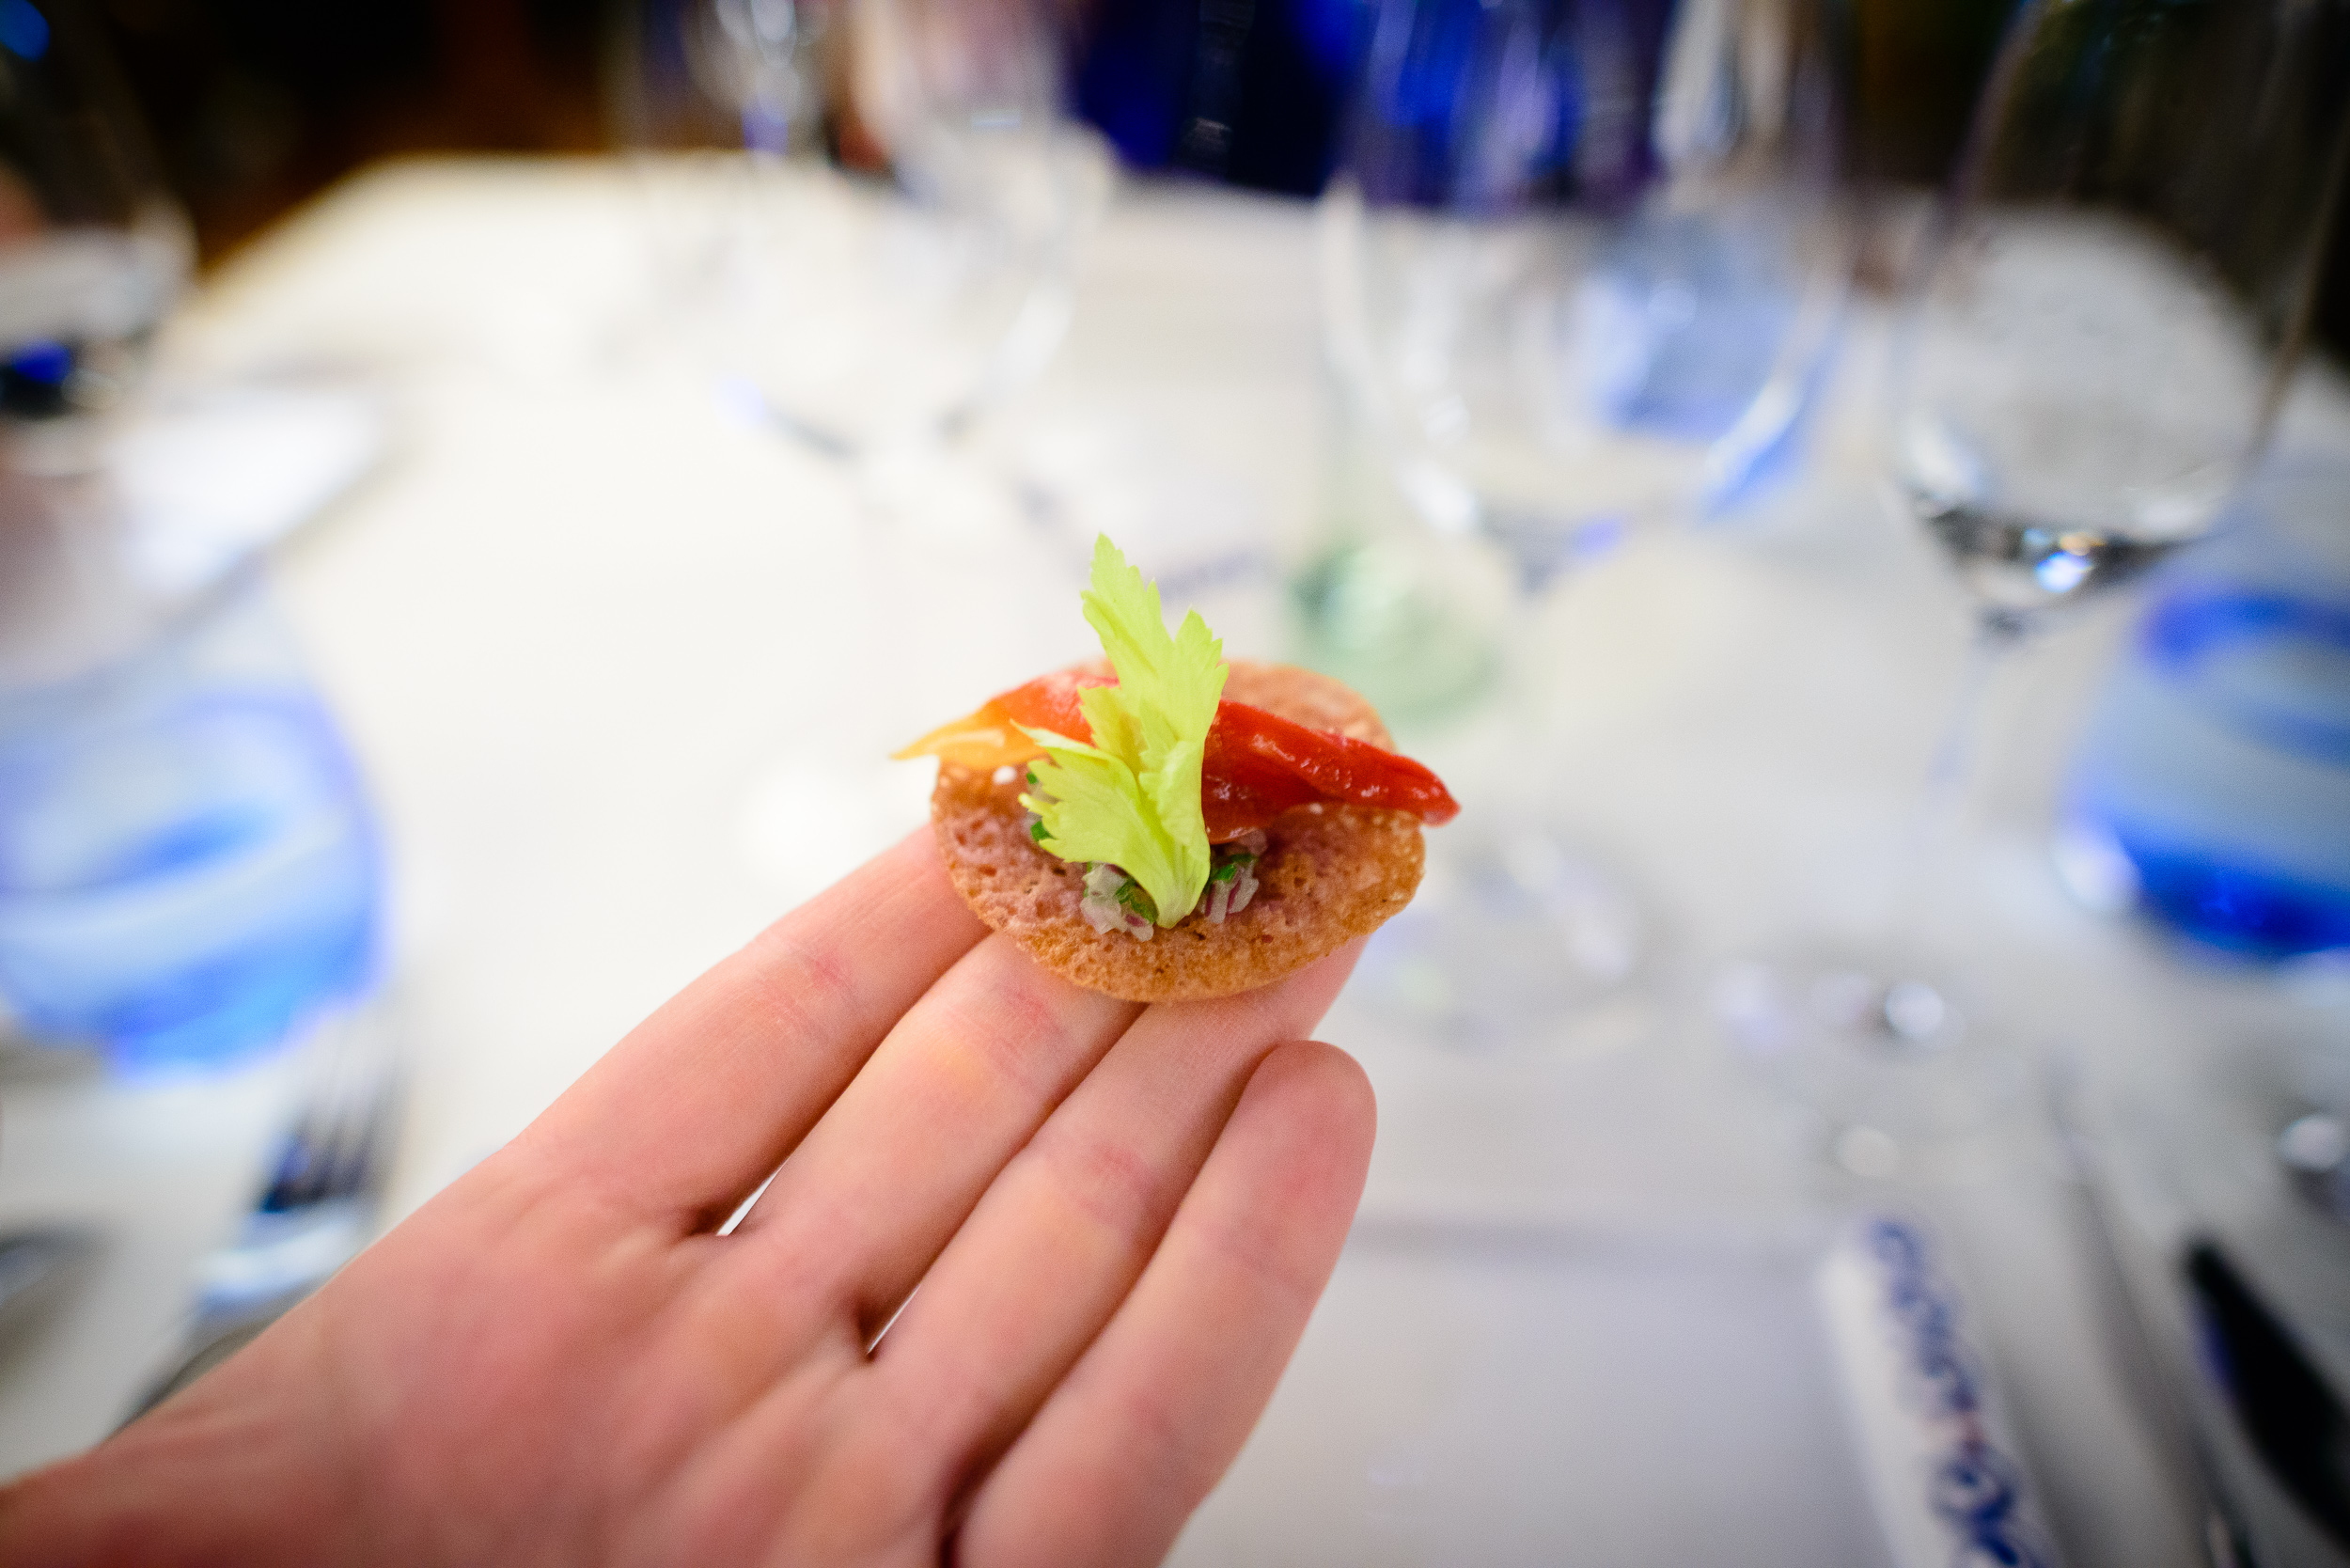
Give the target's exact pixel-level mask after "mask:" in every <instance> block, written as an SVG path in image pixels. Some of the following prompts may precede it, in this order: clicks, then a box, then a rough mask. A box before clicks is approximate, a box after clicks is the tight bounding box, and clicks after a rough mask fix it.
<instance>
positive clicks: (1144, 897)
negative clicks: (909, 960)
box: [898, 539, 1459, 1002]
mask: <svg viewBox="0 0 2350 1568" xmlns="http://www.w3.org/2000/svg"><path fill="white" fill-rule="evenodd" d="M1084 604H1085V614H1086V619H1087V620H1089V622H1091V623H1092V625H1093V627H1094V629H1095V630H1096V631H1097V632H1099V633H1100V634H1101V637H1102V647H1103V651H1104V652H1105V655H1106V657H1105V659H1103V660H1097V661H1095V662H1093V663H1091V664H1087V665H1078V666H1072V667H1070V668H1068V669H1063V670H1059V671H1057V672H1055V673H1053V674H1051V675H1046V676H1042V677H1039V678H1038V679H1037V680H1034V681H1031V682H1028V683H1027V684H1026V685H1023V686H1019V687H1015V688H1014V689H1012V690H1011V691H1008V692H1001V693H998V694H997V695H996V696H995V697H994V698H990V699H989V700H988V701H987V702H986V703H984V704H983V705H981V706H980V707H979V709H978V710H976V711H975V712H973V713H969V714H966V715H965V716H964V717H963V718H960V719H957V720H955V721H953V722H952V723H949V724H947V725H943V726H941V727H940V728H939V729H934V730H932V732H931V733H930V734H928V735H926V736H924V737H923V738H922V739H921V740H919V741H917V742H916V743H914V745H910V746H908V747H906V748H905V749H904V750H903V751H901V752H900V753H899V754H898V755H899V756H900V757H901V758H911V757H922V756H929V757H935V758H937V759H938V761H939V772H938V783H937V786H936V788H935V789H934V790H933V791H932V795H931V817H932V822H933V823H934V824H935V825H936V829H937V834H938V844H939V849H940V853H941V854H942V855H943V856H944V857H945V861H946V865H947V870H948V874H949V875H950V876H951V877H952V878H953V881H954V884H955V886H956V887H957V888H959V889H960V890H961V891H962V893H963V896H964V899H965V900H966V901H968V902H969V903H970V905H971V907H972V908H973V909H974V910H976V911H977V912H978V913H979V917H980V918H981V919H983V920H985V921H986V922H987V924H988V925H989V927H991V928H992V929H994V930H995V931H999V932H1002V933H1005V934H1007V935H1009V936H1011V938H1012V939H1013V940H1015V941H1017V942H1018V943H1020V945H1021V946H1022V947H1023V948H1025V949H1026V950H1027V951H1028V952H1029V953H1030V954H1031V955H1033V956H1034V957H1035V958H1036V959H1037V961H1038V962H1039V963H1041V964H1043V965H1044V966H1045V967H1046V968H1048V969H1050V970H1052V971H1054V972H1055V973H1057V974H1059V975H1061V976H1064V977H1065V978H1067V979H1069V980H1073V981H1074V982H1075V983H1077V984H1079V985H1083V986H1086V987H1088V988H1089V989H1091V990H1095V991H1100V992H1105V993H1106V994H1108V995H1110V996H1118V997H1120V998H1123V999H1125V1000H1128V1001H1137V1002H1155V1001H1172V1000H1177V999H1183V998H1197V997H1205V996H1228V995H1230V994H1231V993H1233V992H1238V991H1246V990H1250V989H1253V988H1254V987H1257V986H1260V985H1264V984H1267V983H1269V982H1271V981H1273V980H1278V979H1280V978H1281V977H1282V976H1283V975H1286V974H1288V973H1290V972H1291V971H1292V970H1294V969H1297V968H1300V967H1302V966H1303V965H1305V964H1309V963H1311V962H1312V961H1313V960H1315V959H1317V958H1320V957H1322V956H1323V955H1324V954H1325V953H1328V952H1331V951H1333V950H1335V949H1338V948H1339V947H1340V946H1342V945H1343V944H1344V943H1346V942H1347V941H1349V940H1351V939H1352V938H1354V937H1356V936H1361V935H1364V934H1366V933H1370V932H1371V931H1374V930H1376V929H1377V928H1378V927H1379V925H1380V924H1381V923H1382V922H1384V921H1385V920H1387V918H1388V917H1390V916H1392V915H1394V914H1395V913H1396V912H1397V911H1398V910H1400V909H1402V907H1403V906H1404V904H1406V903H1407V902H1410V900H1411V897H1412V893H1413V891H1414V889H1416V888H1417V887H1418V886H1419V878H1420V870H1421V866H1422V864H1423V851H1422V847H1421V843H1420V828H1421V826H1422V825H1423V824H1425V823H1442V822H1446V821H1449V819H1450V818H1451V817H1452V816H1453V815H1454V814H1455V813H1456V812H1457V811H1458V810H1459V808H1458V807H1457V806H1455V805H1454V804H1453V800H1452V796H1451V795H1450V793H1449V792H1447V791H1446V789H1445V787H1444V782H1443V780H1441V779H1439V778H1438V777H1437V776H1435V775H1434V774H1433V773H1431V772H1429V771H1428V769H1427V768H1425V767H1423V766H1421V765H1420V764H1419V763H1418V762H1415V761H1413V760H1411V759H1410V758H1407V757H1402V756H1399V755H1397V754H1396V753H1395V752H1394V751H1392V750H1390V749H1389V747H1390V745H1392V743H1391V741H1390V740H1389V738H1388V735H1387V728H1386V726H1384V725H1382V724H1381V723H1380V722H1379V715H1378V714H1377V713H1375V712H1373V711H1372V709H1371V705H1370V704H1369V703H1368V702H1365V701H1364V700H1363V699H1362V698H1360V697H1358V696H1357V695H1355V693H1354V692H1352V691H1350V690H1348V689H1347V688H1346V687H1345V686H1344V685H1343V684H1341V683H1340V682H1337V681H1333V680H1331V679H1330V678H1328V677H1327V676H1323V675H1317V674H1315V673H1313V672H1312V671H1310V670H1304V669H1295V668H1292V667H1289V666H1282V665H1261V664H1252V663H1248V662H1246V661H1240V660H1235V661H1232V662H1230V663H1229V664H1228V663H1227V662H1226V661H1225V659H1224V656H1223V647H1222V645H1221V644H1220V643H1219V642H1217V641H1216V640H1215V638H1214V636H1213V635H1211V634H1210V633H1209V631H1208V628H1207V625H1206V623H1205V622H1204V621H1202V620H1201V619H1199V613H1198V612H1197V611H1194V612H1192V613H1190V614H1188V615H1186V616H1185V617H1184V619H1183V624H1182V626H1181V627H1179V628H1178V629H1177V631H1176V632H1175V633H1174V634H1172V635H1169V633H1168V632H1167V626H1166V623H1165V622H1164V620H1162V619H1161V617H1160V610H1159V595H1158V589H1157V588H1153V587H1152V586H1151V585H1150V584H1148V583H1146V582H1145V581H1144V580H1143V577H1142V574H1141V573H1140V572H1136V571H1135V570H1134V568H1132V567H1130V566H1128V565H1127V564H1126V561H1125V559H1124V557H1121V556H1120V555H1119V553H1118V551H1117V548H1116V547H1115V546H1114V545H1112V544H1111V543H1110V542H1109V541H1108V540H1107V539H1103V540H1101V541H1097V543H1096V545H1095V550H1094V562H1093V580H1092V586H1091V587H1090V588H1089V589H1088V591H1087V592H1086V594H1085V596H1084Z"/></svg>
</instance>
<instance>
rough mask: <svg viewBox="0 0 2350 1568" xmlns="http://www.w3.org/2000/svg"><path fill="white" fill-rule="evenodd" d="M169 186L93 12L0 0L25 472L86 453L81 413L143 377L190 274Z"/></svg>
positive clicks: (3, 214)
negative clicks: (157, 337)
mask: <svg viewBox="0 0 2350 1568" xmlns="http://www.w3.org/2000/svg"><path fill="white" fill-rule="evenodd" d="M190 254H191V244H190V238H189V233H188V226H187V222H186V219H185V218H184V216H183V215H182V214H181V212H180V208H179V206H178V205H177V203H176V202H175V201H174V200H173V199H172V197H171V196H169V195H168V193H167V192H166V191H165V189H164V184H163V181H162V179H161V177H160V175H159V173H158V171H157V168H156V165H155V161H154V158H153V156H152V154H151V152H150V150H149V147H148V144H147V138H146V133H145V131H144V129H143V128H142V126H141V125H140V123H139V119H138V116H137V113H136V111H135V110H134V109H133V105H132V102H131V100H130V98H129V96H128V93H127V91H126V89H125V88H124V87H123V86H122V84H121V82H120V80H119V79H118V75H117V73H116V71H115V67H114V62H113V60H112V58H111V57H110V56H109V55H108V54H107V53H106V50H105V46H104V41H103V39H102V36H101V35H100V34H99V32H98V31H97V27H96V23H95V20H94V18H92V17H91V16H90V15H88V14H87V13H86V11H85V9H84V8H83V7H82V6H81V5H80V4H79V3H78V0H39V3H38V4H35V3H34V0H0V429H4V430H5V431H6V435H7V443H6V444H7V447H8V461H9V462H10V463H14V464H15V465H17V466H19V467H39V468H49V467H59V466H65V467H77V466H81V465H84V464H86V463H89V462H91V461H93V459H94V450H95V448H94V447H93V445H92V443H91V441H90V439H89V437H90V431H91V428H92V426H91V421H90V419H89V417H88V416H94V415H99V414H102V413H104V412H105V411H107V410H109V409H112V408H114V407H116V406H117V405H118V403H119V402H120V401H121V400H122V398H123V396H124V395H125V393H126V392H127V391H128V390H129V389H130V387H131V386H132V385H133V384H134V383H135V382H136V380H137V379H138V377H139V374H140V372H141V370H142V369H143V368H144V365H145V362H146V358H147V351H148V348H149V344H150V342H151V340H152V338H153V337H154V332H155V328H156V326H157V324H158V323H159V322H160V321H162V320H163V318H164V315H165V313H166V312H168V311H169V309H170V308H171V306H172V303H173V301H174V299H175V298H176V297H177V295H178V292H179V290H180V285H181V283H182V282H183V280H184V279H185V277H186V275H187V272H188V267H189V261H190Z"/></svg>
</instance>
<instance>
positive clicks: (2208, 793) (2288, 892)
mask: <svg viewBox="0 0 2350 1568" xmlns="http://www.w3.org/2000/svg"><path fill="white" fill-rule="evenodd" d="M2346 514H2350V463H2343V462H2340V461H2334V462H2326V463H2319V462H2314V461H2303V462H2301V463H2295V464H2292V465H2286V466H2281V467H2279V468H2277V469H2275V470H2273V471H2271V472H2270V473H2269V474H2267V475H2265V476H2264V477H2263V478H2262V479H2261V481H2260V482H2258V483H2257V484H2256V485H2255V486H2254V487H2253V488H2252V489H2251V490H2250V492H2249V493H2248V496H2247V498H2246V502H2245V504H2244V508H2243V510H2242V512H2241V514H2240V516H2239V518H2238V519H2237V520H2236V522H2235V524H2234V525H2233V526H2231V527H2230V528H2229V529H2228V530H2227V531H2226V532H2225V533H2223V534H2222V535H2221V536H2219V537H2218V538H2217V539H2215V540H2214V541H2212V542H2211V543H2210V544H2209V545H2207V546H2205V547H2204V548H2202V549H2201V550H2198V551H2197V552H2195V553H2194V554H2193V555H2191V556H2188V557H2183V558H2182V559H2180V560H2178V561H2177V562H2175V563H2173V564H2172V565H2171V567H2170V568H2169V569H2168V570H2166V571H2165V572H2164V573H2163V574H2162V576H2161V577H2160V578H2158V579H2157V582H2156V584H2155V592H2154V601H2153V603H2152V604H2151V605H2150V607H2149V609H2148V611H2147V613H2146V615H2145V618H2144V619H2143V620H2142V622H2141V624H2140V626H2139V635H2138V638H2137V642H2136V645H2135V647H2134V649H2133V650H2132V653H2131V657H2130V658H2129V659H2128V660H2127V662H2126V663H2125V664H2124V665H2123V666H2122V668H2121V669H2119V670H2118V671H2117V672H2116V673H2115V675H2114V677H2113V678H2112V680H2111V681H2110V682H2109V683H2108V684H2107V689H2106V691H2105V693H2104V694H2103V696H2102V698H2100V700H2099V703H2098V705H2097V708H2096V710H2095V712H2094V713H2093V715H2092V719H2091V721H2090V725H2089V728H2088V729H2087V731H2086V733H2085V734H2084V735H2083V737H2082V741H2081V745H2080V749H2079V752H2078V754H2077V756H2076V760H2075V762H2074V765H2073V769H2072V773H2071V776H2070V779H2069V783H2068V786H2067V789H2066V792H2065V799H2064V808H2063V816H2062V820H2061V825H2060V829H2059V835H2058V841H2057V848H2058V863H2059V866H2060V870H2063V871H2064V872H2065V874H2066V880H2067V882H2068V884H2070V885H2071V886H2073V887H2074V889H2075V890H2076V892H2079V893H2082V894H2083V895H2084V896H2086V897H2088V898H2089V900H2090V902H2098V903H2115V904H2118V903H2124V902H2134V903H2135V904H2136V905H2137V906H2138V907H2139V909H2140V910H2141V911H2142V912H2144V913H2145V914H2146V915H2148V916H2150V917H2153V918H2154V919H2155V920H2157V921H2159V922H2161V923H2163V924H2165V925H2168V926H2170V927H2171V928H2173V929H2175V930H2177V931H2179V932H2181V933H2185V934H2186V935H2187V936H2189V937H2191V938H2193V939H2194V940H2196V941H2198V942H2201V943H2202V944H2205V945H2207V946H2209V947H2212V948H2216V949H2222V950H2225V951H2228V952H2232V953H2238V954H2243V955H2246V956H2248V957H2252V958H2256V959H2285V958H2295V957H2300V956H2304V955H2308V954H2312V953H2320V952H2328V951H2333V950H2336V949H2350V515H2346Z"/></svg>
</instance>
